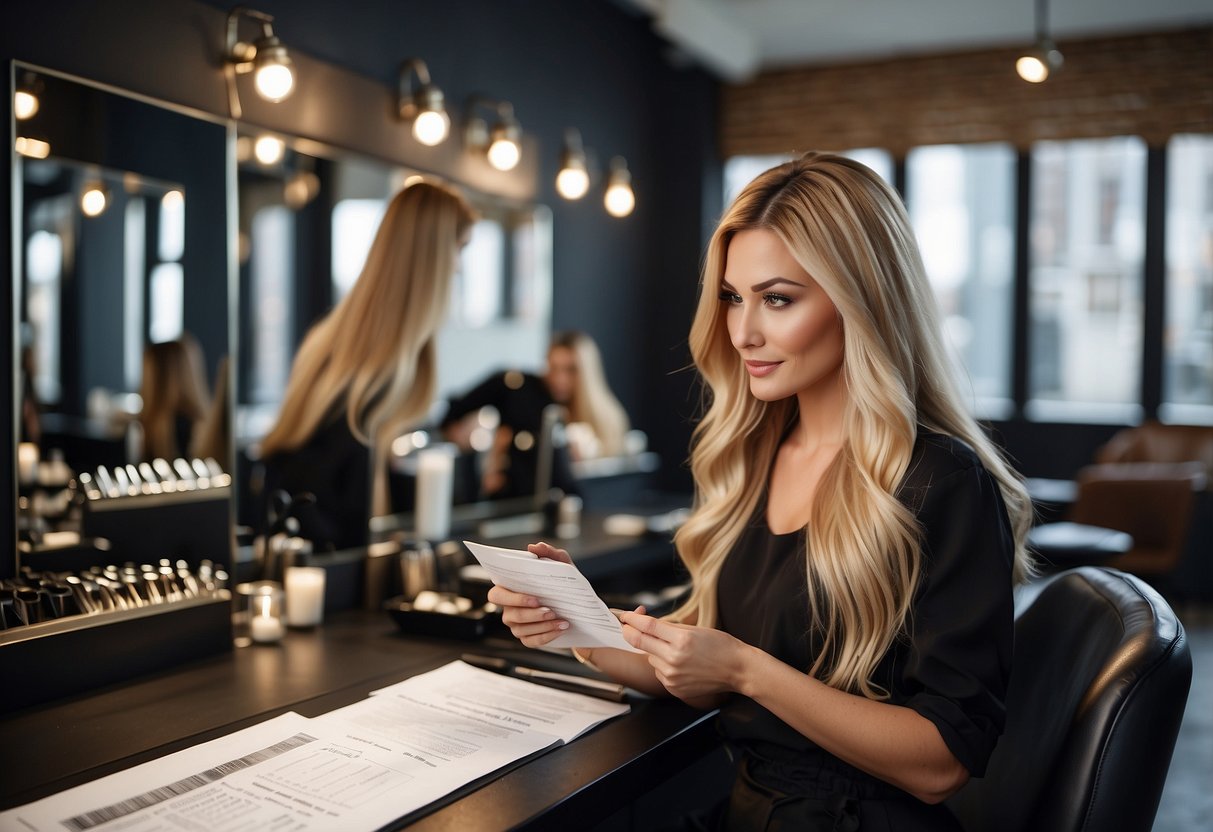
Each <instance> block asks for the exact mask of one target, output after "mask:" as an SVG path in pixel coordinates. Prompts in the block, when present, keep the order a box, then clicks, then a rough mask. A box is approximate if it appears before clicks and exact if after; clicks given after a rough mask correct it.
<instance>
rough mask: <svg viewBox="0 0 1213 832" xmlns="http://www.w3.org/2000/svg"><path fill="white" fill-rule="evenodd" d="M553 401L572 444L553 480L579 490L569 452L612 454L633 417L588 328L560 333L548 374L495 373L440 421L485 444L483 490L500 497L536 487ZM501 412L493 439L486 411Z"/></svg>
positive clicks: (455, 438)
mask: <svg viewBox="0 0 1213 832" xmlns="http://www.w3.org/2000/svg"><path fill="white" fill-rule="evenodd" d="M553 405H555V406H556V407H557V408H558V409H559V412H560V414H561V421H562V422H564V423H565V435H566V437H567V439H568V442H567V444H566V445H563V446H561V447H559V448H556V449H554V454H553V456H554V458H553V471H552V485H554V486H556V487H558V488H560V489H561V490H563V491H565V492H568V493H575V492H576V485H575V482H574V480H573V476H572V472H571V470H570V468H569V461H570V459H587V458H591V457H597V456H614V455H617V454H620V453H623V451H624V437H625V436H626V434H627V432H628V417H627V413H625V412H624V409H623V407H622V405H620V404H619V400H618V399H616V398H615V395H614V394H613V393H612V392H611V388H610V387H609V386H608V385H607V381H606V374H605V373H604V372H603V369H602V358H601V357H600V355H599V353H598V346H597V345H596V344H595V343H594V339H593V338H591V337H590V336H589V335H587V334H585V333H584V332H575V331H569V332H561V333H557V334H556V335H555V336H553V338H552V341H551V344H550V346H549V348H548V356H547V368H546V370H545V371H544V374H543V375H542V376H536V375H532V374H530V373H524V372H521V371H519V370H507V371H505V372H497V373H494V374H493V375H491V376H489V377H488V378H486V379H485V380H484V381H482V382H481V383H480V384H478V385H477V386H476V387H474V388H473V389H472V390H470V391H469V392H468V393H466V394H465V395H463V396H460V397H459V398H456V399H453V400H451V402H450V406H449V408H448V410H447V412H446V415H445V416H444V417H443V420H442V430H443V433H444V435H445V437H446V438H447V439H448V440H450V441H452V442H455V443H456V444H457V445H459V446H460V447H461V448H463V449H464V450H467V449H469V448H473V447H477V446H478V445H479V448H478V449H479V450H485V451H487V453H486V455H485V459H484V461H483V467H482V471H481V474H480V480H481V482H480V491H481V494H482V495H483V496H486V497H494V498H502V497H517V496H522V495H526V494H533V493H534V491H535V476H536V471H537V467H538V439H539V436H540V433H541V430H542V427H543V420H544V412H545V410H547V409H548V408H549V407H551V406H553ZM485 408H492V409H493V410H495V411H496V425H495V426H493V427H492V429H491V434H490V437H491V438H490V439H489V441H488V442H487V443H484V444H483V445H481V444H480V443H479V442H476V441H475V438H474V435H475V433H476V432H477V431H482V430H485V429H486V428H485V426H484V425H482V424H481V421H482V419H481V412H482V411H483V410H484V409H485Z"/></svg>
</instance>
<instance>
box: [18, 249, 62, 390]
mask: <svg viewBox="0 0 1213 832" xmlns="http://www.w3.org/2000/svg"><path fill="white" fill-rule="evenodd" d="M25 264H26V274H27V275H28V276H29V297H28V298H27V299H26V304H27V308H28V310H29V322H30V326H31V327H32V328H33V343H32V344H31V345H30V346H31V348H32V349H33V354H34V361H33V364H34V378H33V384H34V391H35V393H36V394H37V396H38V400H39V401H42V402H58V401H59V397H60V396H61V395H62V393H63V389H62V384H61V383H60V380H59V331H60V326H61V325H62V321H61V320H60V317H59V289H60V284H61V282H62V279H63V238H62V237H60V236H59V235H58V234H56V233H53V232H51V231H35V232H34V233H33V234H31V235H30V236H29V240H28V241H26V244H25Z"/></svg>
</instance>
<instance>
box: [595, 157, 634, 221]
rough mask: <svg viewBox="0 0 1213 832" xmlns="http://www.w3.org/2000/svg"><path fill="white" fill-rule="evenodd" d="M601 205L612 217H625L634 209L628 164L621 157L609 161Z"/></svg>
mask: <svg viewBox="0 0 1213 832" xmlns="http://www.w3.org/2000/svg"><path fill="white" fill-rule="evenodd" d="M602 204H603V205H605V206H606V209H607V213H608V214H610V215H611V216H612V217H626V216H627V215H628V214H630V213H632V209H633V208H635V207H636V194H634V193H633V192H632V174H631V173H629V172H628V163H627V161H626V160H625V159H624V158H623V157H622V156H616V157H615V158H614V159H612V160H611V174H610V176H609V177H608V178H607V189H606V194H605V195H604V196H603V198H602Z"/></svg>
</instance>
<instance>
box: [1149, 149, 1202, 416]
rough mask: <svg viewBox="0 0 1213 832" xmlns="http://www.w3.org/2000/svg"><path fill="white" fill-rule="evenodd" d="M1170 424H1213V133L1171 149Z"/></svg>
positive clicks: (1165, 395)
mask: <svg viewBox="0 0 1213 832" xmlns="http://www.w3.org/2000/svg"><path fill="white" fill-rule="evenodd" d="M1166 210H1167V219H1166V233H1167V242H1166V258H1167V266H1166V269H1167V272H1166V274H1167V288H1166V299H1167V300H1166V304H1167V308H1166V325H1165V326H1166V329H1165V332H1164V335H1163V392H1162V408H1161V410H1160V414H1159V415H1160V416H1161V417H1162V418H1163V419H1164V420H1165V421H1173V422H1188V423H1197V424H1199V423H1203V424H1213V136H1208V135H1205V136H1198V135H1188V136H1176V137H1175V138H1174V139H1172V140H1171V143H1170V145H1169V146H1168V148H1167V209H1166Z"/></svg>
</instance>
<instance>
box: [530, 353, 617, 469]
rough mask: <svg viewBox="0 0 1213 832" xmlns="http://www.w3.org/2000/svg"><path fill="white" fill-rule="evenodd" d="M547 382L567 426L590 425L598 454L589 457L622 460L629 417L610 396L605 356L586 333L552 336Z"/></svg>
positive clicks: (580, 456) (612, 395) (545, 377)
mask: <svg viewBox="0 0 1213 832" xmlns="http://www.w3.org/2000/svg"><path fill="white" fill-rule="evenodd" d="M544 381H545V382H546V383H547V386H548V391H549V392H551V394H552V399H553V400H554V401H555V402H556V403H557V404H560V405H563V406H564V407H565V409H566V410H567V411H568V418H567V420H566V421H567V422H568V423H569V424H570V426H572V425H587V426H588V427H589V429H590V431H591V432H592V436H591V439H592V440H593V442H592V443H587V444H590V445H592V447H593V450H594V451H595V453H589V452H583V453H580V454H578V457H579V458H584V457H589V456H619V455H620V454H622V453H623V452H624V438H625V437H626V436H627V432H628V427H629V424H628V414H627V411H625V410H624V409H623V405H621V404H620V403H619V399H617V398H615V394H614V393H613V392H611V386H610V385H609V384H608V383H607V379H606V371H605V370H604V369H603V367H602V355H601V353H600V352H599V351H598V345H597V344H596V343H594V339H593V338H591V337H590V336H589V335H588V334H586V333H584V332H579V331H577V330H568V331H565V332H558V333H556V334H555V335H553V336H552V341H551V343H550V344H549V345H548V362H547V370H546V371H545V373H544Z"/></svg>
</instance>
